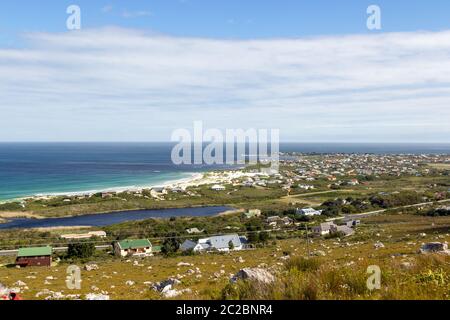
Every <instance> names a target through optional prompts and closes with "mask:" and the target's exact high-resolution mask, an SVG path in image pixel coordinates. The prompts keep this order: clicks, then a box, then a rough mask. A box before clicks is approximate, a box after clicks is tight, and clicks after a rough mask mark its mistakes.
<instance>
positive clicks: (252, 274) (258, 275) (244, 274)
mask: <svg viewBox="0 0 450 320" xmlns="http://www.w3.org/2000/svg"><path fill="white" fill-rule="evenodd" d="M238 280H250V281H256V282H260V283H265V284H270V283H272V282H274V281H275V277H274V276H273V275H272V274H271V273H270V272H268V271H267V270H264V269H260V268H244V269H241V270H239V272H238V273H236V274H235V275H234V276H233V277H232V278H231V282H237V281H238Z"/></svg>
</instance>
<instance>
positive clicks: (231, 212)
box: [218, 209, 245, 216]
mask: <svg viewBox="0 0 450 320" xmlns="http://www.w3.org/2000/svg"><path fill="white" fill-rule="evenodd" d="M244 212H245V210H244V209H235V210H227V211H224V212H221V213H219V214H218V215H219V216H227V215H230V214H237V213H244Z"/></svg>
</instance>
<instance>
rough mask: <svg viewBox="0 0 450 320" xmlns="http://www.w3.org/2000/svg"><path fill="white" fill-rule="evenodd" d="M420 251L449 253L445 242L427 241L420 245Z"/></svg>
mask: <svg viewBox="0 0 450 320" xmlns="http://www.w3.org/2000/svg"><path fill="white" fill-rule="evenodd" d="M420 253H423V254H425V253H439V254H448V255H450V250H449V249H448V244H447V243H446V242H445V243H441V242H429V243H425V244H423V245H422V247H420Z"/></svg>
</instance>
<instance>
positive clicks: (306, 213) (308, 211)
mask: <svg viewBox="0 0 450 320" xmlns="http://www.w3.org/2000/svg"><path fill="white" fill-rule="evenodd" d="M297 214H299V215H302V216H320V215H321V214H322V210H315V209H313V208H304V209H297Z"/></svg>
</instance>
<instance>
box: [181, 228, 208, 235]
mask: <svg viewBox="0 0 450 320" xmlns="http://www.w3.org/2000/svg"><path fill="white" fill-rule="evenodd" d="M204 231H205V230H198V228H191V229H186V232H187V233H189V234H196V233H203V232H204Z"/></svg>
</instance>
